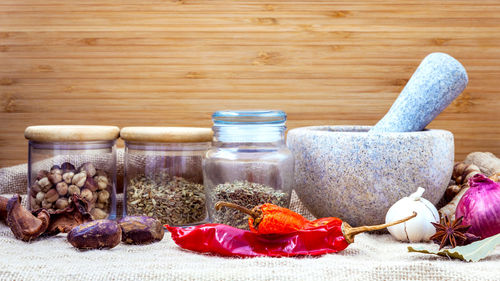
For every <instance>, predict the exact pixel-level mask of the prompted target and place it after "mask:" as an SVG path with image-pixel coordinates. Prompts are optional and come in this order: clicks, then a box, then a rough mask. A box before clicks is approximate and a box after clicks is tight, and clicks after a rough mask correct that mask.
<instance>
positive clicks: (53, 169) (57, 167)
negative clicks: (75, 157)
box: [50, 165, 62, 174]
mask: <svg viewBox="0 0 500 281" xmlns="http://www.w3.org/2000/svg"><path fill="white" fill-rule="evenodd" d="M54 171H60V172H61V174H62V170H61V167H59V166H57V165H54V166H52V168H50V172H51V173H52V172H54Z"/></svg>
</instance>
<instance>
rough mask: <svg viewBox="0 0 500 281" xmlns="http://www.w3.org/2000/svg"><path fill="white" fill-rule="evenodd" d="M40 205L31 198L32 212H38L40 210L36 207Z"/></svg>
mask: <svg viewBox="0 0 500 281" xmlns="http://www.w3.org/2000/svg"><path fill="white" fill-rule="evenodd" d="M37 205H38V202H37V201H36V198H35V197H30V208H31V210H36V209H38V208H37V207H36V206H37Z"/></svg>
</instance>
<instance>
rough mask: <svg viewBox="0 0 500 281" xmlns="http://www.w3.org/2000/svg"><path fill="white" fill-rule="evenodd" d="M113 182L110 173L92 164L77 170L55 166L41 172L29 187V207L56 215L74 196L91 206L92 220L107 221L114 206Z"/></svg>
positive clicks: (70, 165)
mask: <svg viewBox="0 0 500 281" xmlns="http://www.w3.org/2000/svg"><path fill="white" fill-rule="evenodd" d="M110 182H111V181H110V179H109V178H108V175H107V173H106V172H105V171H104V170H100V169H99V168H98V167H95V166H94V164H92V163H90V162H87V163H84V164H82V165H81V166H80V167H79V168H78V169H77V168H76V167H75V166H74V165H73V164H71V163H69V162H65V163H62V164H61V165H60V166H57V165H55V166H53V167H52V168H51V169H50V171H47V170H40V171H38V173H37V176H36V180H35V181H34V183H33V185H32V186H31V187H30V193H29V194H30V200H29V202H30V207H31V209H32V210H37V209H40V208H43V209H47V211H48V212H49V213H55V212H56V211H58V210H62V209H65V208H66V207H68V205H69V203H70V202H71V197H72V195H73V194H76V195H78V196H79V197H80V198H81V199H83V200H85V201H86V202H87V203H88V211H89V212H90V214H91V215H92V217H93V219H96V220H97V219H105V218H107V217H108V215H109V213H110V207H111V199H112V198H111V195H110V194H111V189H112V186H111V185H110Z"/></svg>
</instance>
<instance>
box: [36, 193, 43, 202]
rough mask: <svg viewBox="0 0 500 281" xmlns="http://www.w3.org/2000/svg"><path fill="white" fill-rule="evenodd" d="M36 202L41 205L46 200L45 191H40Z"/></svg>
mask: <svg viewBox="0 0 500 281" xmlns="http://www.w3.org/2000/svg"><path fill="white" fill-rule="evenodd" d="M35 198H36V201H37V203H41V202H42V201H43V199H45V192H43V191H40V192H38V193H37V194H36V197H35Z"/></svg>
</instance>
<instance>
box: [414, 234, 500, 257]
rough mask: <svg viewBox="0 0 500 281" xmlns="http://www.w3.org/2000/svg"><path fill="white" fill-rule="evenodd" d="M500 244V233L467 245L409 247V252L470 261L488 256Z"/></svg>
mask: <svg viewBox="0 0 500 281" xmlns="http://www.w3.org/2000/svg"><path fill="white" fill-rule="evenodd" d="M498 245H500V234H497V235H495V236H491V237H488V238H486V239H483V240H480V241H477V242H474V243H471V244H469V245H467V246H458V247H455V248H453V249H445V250H442V251H433V250H426V249H424V248H423V247H408V252H419V253H424V254H433V255H438V256H443V257H449V258H454V259H460V260H463V261H468V262H471V261H472V262H476V261H479V260H481V259H484V258H485V257H487V256H488V255H489V254H490V253H491V252H493V251H494V250H495V248H496V247H497V246H498Z"/></svg>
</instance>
